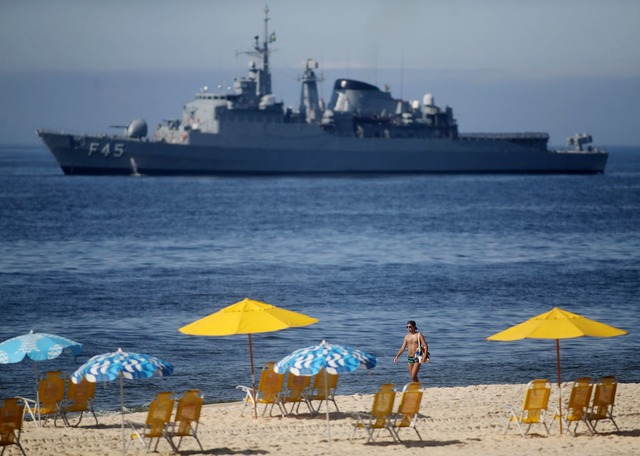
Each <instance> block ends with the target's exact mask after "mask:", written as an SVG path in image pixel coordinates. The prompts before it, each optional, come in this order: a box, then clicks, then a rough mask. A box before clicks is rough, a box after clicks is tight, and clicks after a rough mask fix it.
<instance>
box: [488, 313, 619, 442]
mask: <svg viewBox="0 0 640 456" xmlns="http://www.w3.org/2000/svg"><path fill="white" fill-rule="evenodd" d="M625 334H628V332H627V331H625V330H623V329H618V328H614V327H613V326H609V325H607V324H604V323H600V322H598V321H595V320H590V319H589V318H586V317H583V316H582V315H578V314H575V313H572V312H568V311H566V310H562V309H560V308H559V307H554V308H553V309H551V310H550V311H549V312H545V313H543V314H540V315H537V316H535V317H533V318H530V319H529V320H527V321H524V322H522V323H519V324H517V325H515V326H512V327H511V328H508V329H505V330H504V331H500V332H499V333H496V334H494V335H492V336H489V337H487V340H492V341H514V340H520V339H555V341H556V359H557V368H558V394H559V399H558V400H559V408H560V413H562V389H561V386H560V385H561V380H560V339H574V338H577V337H585V336H590V337H615V336H622V335H625ZM560 432H562V420H560Z"/></svg>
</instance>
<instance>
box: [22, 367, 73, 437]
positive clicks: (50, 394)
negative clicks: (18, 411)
mask: <svg viewBox="0 0 640 456" xmlns="http://www.w3.org/2000/svg"><path fill="white" fill-rule="evenodd" d="M65 385H66V379H65V377H64V374H63V373H62V372H60V371H49V372H47V373H46V374H45V376H44V377H43V378H42V379H41V380H40V382H39V383H38V396H37V399H36V400H35V401H34V400H33V399H28V398H26V397H20V398H19V399H20V400H22V401H23V403H24V405H25V410H26V412H27V413H29V415H30V416H31V419H32V420H33V421H34V422H35V423H36V425H37V426H43V425H44V424H46V422H47V419H49V417H50V416H52V415H53V417H54V418H53V424H54V426H56V425H57V422H58V418H61V417H62V400H63V399H64V388H65ZM43 417H44V418H45V420H44V422H43V421H42V418H43ZM63 421H64V420H63Z"/></svg>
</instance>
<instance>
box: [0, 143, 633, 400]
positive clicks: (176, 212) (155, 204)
mask: <svg viewBox="0 0 640 456" xmlns="http://www.w3.org/2000/svg"><path fill="white" fill-rule="evenodd" d="M610 152H611V157H610V161H609V165H608V167H607V171H606V174H604V175H593V176H556V175H549V176H547V175H543V176H540V175H446V176H438V175H435V176H434V175H426V176H378V177H312V178H309V177H262V178H256V177H250V178H240V177H233V178H215V177H206V178H197V177H184V178H182V177H171V178H167V177H162V178H156V177H78V176H64V175H63V174H62V172H61V171H60V169H59V168H58V167H57V165H56V163H55V162H54V160H53V158H52V157H50V155H49V154H48V152H47V151H46V150H45V149H44V147H32V148H29V147H22V148H18V147H2V148H0V319H1V320H0V322H1V324H0V341H1V340H5V339H8V338H10V337H14V336H17V335H20V334H23V333H26V332H28V331H29V330H34V331H36V332H49V333H54V334H59V335H63V336H66V337H68V338H70V339H73V340H76V341H78V342H81V343H83V344H84V355H83V356H80V357H78V358H77V359H74V358H72V357H68V356H61V357H59V358H57V359H56V360H51V361H44V362H41V363H39V365H38V368H39V370H40V371H41V372H42V371H46V370H57V369H62V370H64V371H65V372H68V373H70V372H72V371H73V370H75V369H76V368H77V367H78V366H79V365H80V364H81V363H83V362H84V361H86V360H87V359H88V358H89V357H90V356H92V355H96V354H100V353H105V352H110V351H115V350H116V349H117V348H118V347H121V348H122V349H123V350H126V351H133V352H143V353H148V354H152V355H155V356H158V357H160V358H162V359H164V360H166V361H169V362H171V363H173V364H174V366H175V372H174V375H173V376H171V377H165V378H154V379H149V380H138V381H125V402H126V404H127V405H128V406H130V407H134V406H136V405H142V404H143V403H145V402H147V401H148V400H150V399H151V397H152V395H153V394H154V393H155V392H156V391H159V390H172V391H175V392H176V393H179V392H181V391H183V390H185V389H187V388H199V389H201V390H202V391H203V392H204V394H205V397H206V400H207V401H208V402H222V401H234V400H240V399H242V397H243V396H242V394H241V392H240V391H239V390H237V389H235V386H236V385H238V384H249V383H250V368H249V352H248V338H247V336H230V337H210V338H207V337H190V336H186V335H184V334H182V333H180V332H178V328H180V327H181V326H184V325H186V324H187V323H190V322H192V321H194V320H196V319H199V318H201V317H204V316H206V315H208V314H210V313H213V312H215V311H217V310H219V309H220V308H222V307H225V306H227V305H229V304H232V303H234V302H237V301H239V300H241V299H243V298H244V297H250V298H253V299H258V300H261V301H265V302H268V303H271V304H274V305H277V306H280V307H284V308H286V309H290V310H294V311H299V312H303V313H306V314H309V315H311V316H314V317H316V318H319V319H320V322H319V323H317V324H315V325H312V326H309V327H305V328H298V329H289V330H285V331H280V332H275V333H268V334H256V335H255V336H254V337H253V342H254V354H255V359H256V364H257V365H258V366H260V365H261V364H262V363H263V362H265V361H269V360H279V359H280V358H282V357H284V356H285V355H287V354H288V353H289V352H291V351H293V350H294V349H297V348H301V347H304V346H308V345H312V344H315V343H318V342H320V341H322V340H323V339H326V340H327V341H330V342H332V343H340V344H345V345H349V346H352V347H355V348H359V349H362V350H364V351H367V352H369V353H371V354H373V355H375V356H376V357H377V358H378V366H377V367H376V368H375V369H372V370H370V371H366V370H364V369H359V370H358V371H356V372H354V373H351V374H345V375H343V376H342V377H341V379H340V383H339V388H338V390H339V393H342V394H351V393H355V392H362V393H371V392H373V391H374V390H375V388H376V387H377V386H378V385H380V384H382V383H385V382H393V383H396V384H397V385H399V386H401V385H403V384H404V383H406V382H407V381H408V380H409V377H408V374H407V365H406V363H405V362H404V359H405V358H404V357H403V358H402V359H403V362H401V363H399V364H397V365H395V364H394V363H393V358H394V356H395V354H396V352H397V350H398V349H399V347H400V345H401V342H402V338H403V336H404V334H405V332H406V329H405V323H406V321H407V320H416V321H417V323H418V328H419V330H421V331H422V332H423V333H424V334H425V335H426V338H427V341H428V342H429V345H430V351H431V353H432V361H431V363H429V364H428V365H426V366H424V367H423V369H422V372H421V379H422V380H423V381H424V382H425V383H426V384H427V386H458V385H475V384H492V383H525V382H527V381H529V380H531V379H533V378H536V377H547V378H549V379H550V380H551V381H556V353H555V342H554V341H552V340H526V341H518V342H509V343H499V342H487V341H486V340H485V338H486V337H487V336H489V335H491V334H493V333H495V332H498V331H500V330H503V329H506V328H507V327H509V326H511V325H514V324H516V323H519V322H521V321H524V320H526V319H528V318H530V317H532V316H534V315H537V314H539V313H542V312H545V311H547V310H550V309H551V308H553V307H554V306H559V307H561V308H564V309H566V310H569V311H572V312H576V313H579V314H582V315H584V316H586V317H589V318H593V319H597V320H601V321H603V322H605V323H608V324H611V325H613V326H617V327H620V328H623V329H626V330H628V331H629V332H630V334H629V335H627V336H622V337H616V338H611V339H595V338H582V339H572V340H563V341H562V342H561V356H562V378H563V380H564V381H569V380H572V379H574V378H576V377H578V376H585V375H591V376H594V377H597V376H601V375H608V374H613V375H617V376H618V377H619V378H620V380H621V381H622V382H640V357H639V356H638V350H639V348H640V331H639V329H640V324H639V323H640V148H613V149H611V150H610ZM34 390H35V381H34V366H33V362H31V361H30V360H25V361H23V362H21V363H19V364H5V365H0V398H1V397H10V396H13V395H27V396H34V395H35V391H34ZM97 396H98V397H97V405H96V406H97V407H98V408H100V409H107V410H115V409H116V408H117V407H118V403H119V393H118V384H117V383H115V382H114V383H105V384H103V385H101V386H100V387H99V388H98V391H97Z"/></svg>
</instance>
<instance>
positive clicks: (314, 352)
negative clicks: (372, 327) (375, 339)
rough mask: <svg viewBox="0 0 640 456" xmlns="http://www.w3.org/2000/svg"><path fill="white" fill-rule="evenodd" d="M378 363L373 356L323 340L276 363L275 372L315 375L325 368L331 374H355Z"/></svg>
mask: <svg viewBox="0 0 640 456" xmlns="http://www.w3.org/2000/svg"><path fill="white" fill-rule="evenodd" d="M377 362H378V361H377V360H376V357H375V356H373V355H370V354H368V353H365V352H363V351H360V350H356V349H355V348H350V347H345V346H343V345H333V344H330V343H328V342H327V341H324V340H323V341H322V343H320V344H318V345H314V346H312V347H306V348H300V349H298V350H296V351H294V352H293V353H291V354H290V355H288V356H285V357H284V358H283V359H282V360H280V361H278V362H277V363H276V365H275V367H274V370H275V371H276V372H277V373H279V374H283V373H285V372H287V371H290V372H292V373H294V374H295V375H315V374H317V373H318V372H320V370H321V369H322V368H323V367H324V368H325V369H326V370H327V372H328V373H329V374H342V373H344V372H353V371H354V370H356V369H357V368H358V366H360V365H362V366H364V367H366V368H367V369H372V368H374V367H375V366H376V364H377Z"/></svg>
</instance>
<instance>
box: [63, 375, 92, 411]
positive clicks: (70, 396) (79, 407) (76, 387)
mask: <svg viewBox="0 0 640 456" xmlns="http://www.w3.org/2000/svg"><path fill="white" fill-rule="evenodd" d="M95 395H96V384H95V383H92V382H90V381H89V380H87V379H86V378H85V377H82V380H80V382H79V383H73V382H69V388H68V390H67V401H66V404H65V410H66V411H67V412H83V411H86V410H88V409H89V401H92V400H93V398H94V397H95Z"/></svg>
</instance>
